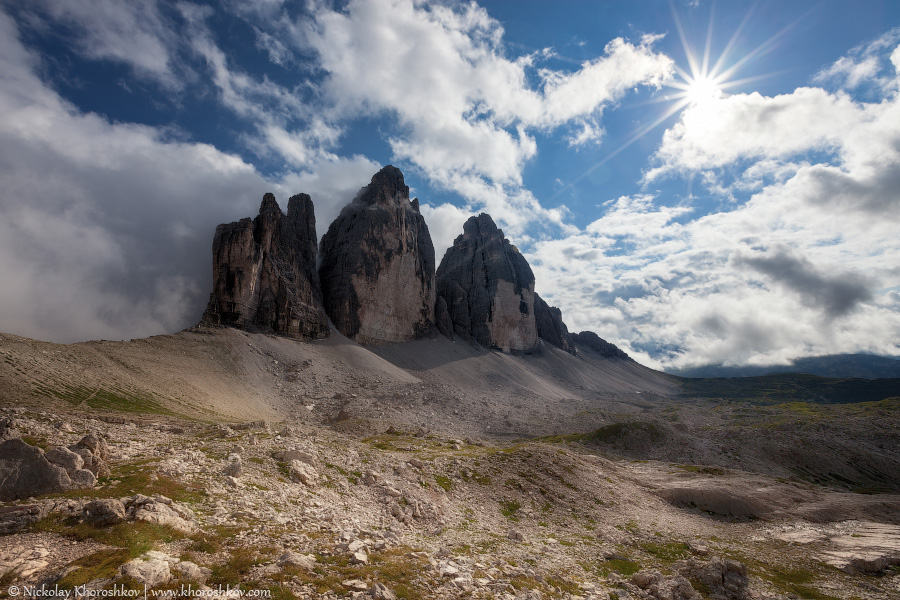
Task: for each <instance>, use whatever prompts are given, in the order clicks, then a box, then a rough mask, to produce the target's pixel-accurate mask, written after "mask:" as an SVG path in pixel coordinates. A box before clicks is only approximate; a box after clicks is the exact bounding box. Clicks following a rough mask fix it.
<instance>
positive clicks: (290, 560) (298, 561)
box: [277, 552, 316, 571]
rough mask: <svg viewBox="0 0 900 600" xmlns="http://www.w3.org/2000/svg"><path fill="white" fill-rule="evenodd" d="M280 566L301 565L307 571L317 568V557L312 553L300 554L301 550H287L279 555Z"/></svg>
mask: <svg viewBox="0 0 900 600" xmlns="http://www.w3.org/2000/svg"><path fill="white" fill-rule="evenodd" d="M277 562H278V565H279V566H280V567H300V568H301V569H304V570H306V571H312V570H313V569H315V568H316V557H315V556H313V555H312V554H300V553H299V552H285V553H284V554H282V555H281V556H279V557H278V561H277Z"/></svg>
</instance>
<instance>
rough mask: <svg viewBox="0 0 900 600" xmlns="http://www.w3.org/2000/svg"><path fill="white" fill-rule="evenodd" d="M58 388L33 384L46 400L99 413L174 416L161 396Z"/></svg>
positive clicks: (116, 388)
mask: <svg viewBox="0 0 900 600" xmlns="http://www.w3.org/2000/svg"><path fill="white" fill-rule="evenodd" d="M59 385H60V387H50V386H49V385H46V384H42V383H38V384H35V390H36V391H37V392H38V393H39V394H41V395H43V396H46V397H47V398H55V399H59V400H64V401H66V402H68V403H69V404H73V405H75V406H80V405H82V404H85V405H87V406H88V407H90V408H93V409H96V410H101V411H107V410H112V411H118V412H129V413H152V414H158V415H176V414H177V413H174V412H172V411H171V410H169V409H168V408H165V407H164V406H163V404H162V403H161V402H160V399H161V398H162V396H159V397H158V398H157V397H154V396H155V395H154V394H152V393H145V392H136V391H131V390H126V389H124V388H119V387H114V388H111V389H104V388H96V389H94V388H89V387H84V386H78V385H68V384H65V383H60V384H59Z"/></svg>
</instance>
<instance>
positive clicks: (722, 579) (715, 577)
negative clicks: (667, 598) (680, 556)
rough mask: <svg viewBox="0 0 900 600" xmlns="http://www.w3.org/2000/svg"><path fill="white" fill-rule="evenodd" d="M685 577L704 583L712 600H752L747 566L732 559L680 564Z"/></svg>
mask: <svg viewBox="0 0 900 600" xmlns="http://www.w3.org/2000/svg"><path fill="white" fill-rule="evenodd" d="M678 572H679V573H681V574H682V575H683V576H684V577H687V578H689V579H691V580H694V581H700V582H702V583H703V584H704V585H705V586H706V587H707V589H708V590H709V592H708V593H709V598H710V600H750V598H753V594H752V593H751V592H750V580H749V579H748V578H747V566H746V565H745V564H743V563H741V562H738V561H736V560H731V559H727V558H726V559H721V558H713V559H712V560H710V561H708V562H704V561H700V560H696V559H691V560H687V561H685V562H683V563H680V564H679V567H678Z"/></svg>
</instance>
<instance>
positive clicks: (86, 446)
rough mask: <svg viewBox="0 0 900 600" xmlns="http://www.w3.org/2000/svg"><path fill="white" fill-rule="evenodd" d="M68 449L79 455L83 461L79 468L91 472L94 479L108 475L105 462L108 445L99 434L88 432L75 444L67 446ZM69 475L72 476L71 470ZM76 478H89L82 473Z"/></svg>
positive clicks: (107, 467) (84, 479) (81, 479)
mask: <svg viewBox="0 0 900 600" xmlns="http://www.w3.org/2000/svg"><path fill="white" fill-rule="evenodd" d="M68 449H69V451H71V452H74V453H75V454H77V455H78V456H80V457H81V459H82V461H83V462H84V465H83V467H81V468H83V469H86V470H88V471H90V472H91V473H93V475H94V478H95V480H96V478H99V477H109V466H108V465H107V464H106V461H108V460H109V446H108V445H107V444H106V440H104V439H103V438H102V437H101V436H99V435H97V434H96V433H89V434H87V435H86V436H84V437H83V438H81V441H79V442H78V443H77V444H74V445H72V446H69V448H68ZM69 475H70V476H72V477H74V476H73V474H72V472H70V473H69ZM78 478H79V480H80V481H87V480H88V479H90V478H88V477H87V475H84V474H81V475H79V476H78ZM90 485H93V483H91V484H90Z"/></svg>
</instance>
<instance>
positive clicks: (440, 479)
mask: <svg viewBox="0 0 900 600" xmlns="http://www.w3.org/2000/svg"><path fill="white" fill-rule="evenodd" d="M434 481H435V483H437V484H438V485H439V486H441V487H442V488H444V491H445V492H449V491H450V490H452V489H453V481H451V479H450V478H449V477H445V476H444V475H435V476H434Z"/></svg>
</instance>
